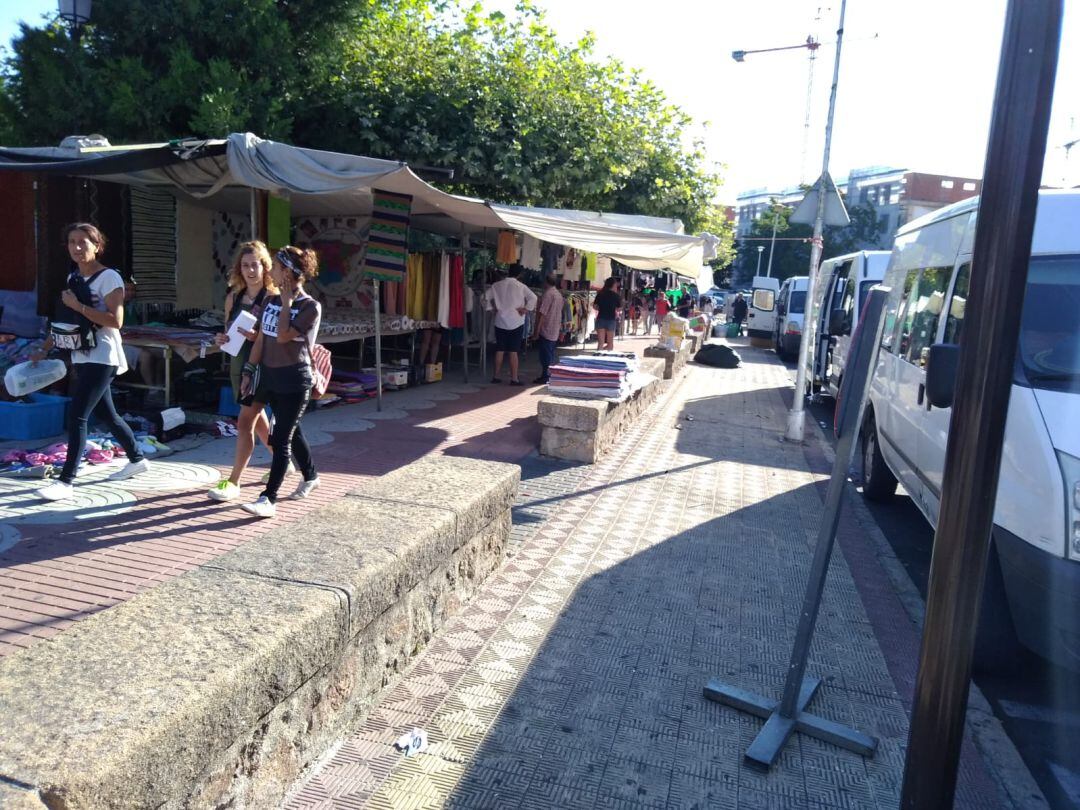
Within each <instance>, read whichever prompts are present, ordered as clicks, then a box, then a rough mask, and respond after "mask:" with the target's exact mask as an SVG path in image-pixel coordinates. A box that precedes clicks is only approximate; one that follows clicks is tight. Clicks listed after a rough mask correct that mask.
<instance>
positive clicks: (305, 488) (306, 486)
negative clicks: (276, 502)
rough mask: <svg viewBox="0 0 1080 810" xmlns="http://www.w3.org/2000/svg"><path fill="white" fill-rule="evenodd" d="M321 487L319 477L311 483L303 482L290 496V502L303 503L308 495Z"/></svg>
mask: <svg viewBox="0 0 1080 810" xmlns="http://www.w3.org/2000/svg"><path fill="white" fill-rule="evenodd" d="M318 485H319V477H318V476H315V477H314V478H312V479H311V480H310V481H301V482H300V486H298V487H297V488H296V492H294V493H293V494H292V495H290V496H289V500H290V501H302V500H304V498H306V497H307V496H308V495H310V494H311V493H312V492H314V491H315V487H317V486H318Z"/></svg>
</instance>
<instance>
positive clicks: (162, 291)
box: [131, 186, 176, 306]
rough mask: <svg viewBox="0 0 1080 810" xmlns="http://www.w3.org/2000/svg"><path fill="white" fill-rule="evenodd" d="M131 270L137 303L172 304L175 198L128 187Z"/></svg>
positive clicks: (165, 194) (167, 194)
mask: <svg viewBox="0 0 1080 810" xmlns="http://www.w3.org/2000/svg"><path fill="white" fill-rule="evenodd" d="M131 268H132V272H133V275H134V276H135V283H136V285H137V293H136V295H137V299H136V300H137V301H138V303H140V304H167V305H170V306H171V305H174V304H176V198H175V197H173V196H172V195H171V194H169V193H168V192H165V191H151V190H149V189H144V188H140V187H139V186H131Z"/></svg>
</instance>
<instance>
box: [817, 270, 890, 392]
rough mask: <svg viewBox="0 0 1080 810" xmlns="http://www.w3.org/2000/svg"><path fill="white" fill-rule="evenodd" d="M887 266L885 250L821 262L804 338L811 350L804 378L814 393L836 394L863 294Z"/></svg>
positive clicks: (860, 310)
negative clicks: (808, 366)
mask: <svg viewBox="0 0 1080 810" xmlns="http://www.w3.org/2000/svg"><path fill="white" fill-rule="evenodd" d="M888 264H889V251H887V250H862V251H859V252H858V253H848V254H847V255H844V256H835V257H833V258H831V259H826V260H825V261H823V262H822V263H821V266H820V268H819V270H818V278H817V284H816V285H815V287H814V300H813V301H812V302H811V306H810V312H811V316H810V318H809V319H808V320H807V323H809V324H810V327H809V329H810V331H809V334H808V335H807V338H806V339H807V340H809V341H810V346H811V348H812V354H811V355H810V356H809V358H808V362H809V363H810V364H811V366H810V370H811V372H812V373H811V374H809V375H807V379H809V380H811V381H812V383H813V387H814V390H815V391H818V390H820V392H821V393H822V394H827V395H829V396H833V397H835V396H836V395H837V394H838V393H839V391H840V380H842V379H843V377H844V366H845V364H846V363H847V358H848V353H849V352H850V351H851V336H852V334H854V332H855V328H856V327H857V326H858V325H859V315H860V314H861V313H862V308H863V303H865V301H866V295H867V293H868V292H869V290H870V288H871V287H873V286H874V285H875V284H877V283H879V282H880V281H881V280H882V279H883V278H884V277H885V268H886V267H888ZM826 302H827V305H826Z"/></svg>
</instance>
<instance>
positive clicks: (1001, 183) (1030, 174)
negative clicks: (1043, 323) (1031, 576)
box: [900, 0, 1062, 810]
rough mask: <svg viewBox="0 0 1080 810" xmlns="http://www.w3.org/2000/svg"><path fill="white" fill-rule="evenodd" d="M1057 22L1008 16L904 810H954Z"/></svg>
mask: <svg viewBox="0 0 1080 810" xmlns="http://www.w3.org/2000/svg"><path fill="white" fill-rule="evenodd" d="M1061 16H1062V3H1061V0H1010V2H1009V6H1008V10H1007V12H1006V17H1005V32H1004V37H1003V43H1002V50H1001V62H1000V64H999V66H998V81H997V91H996V94H995V97H994V109H993V117H992V119H991V123H990V139H989V144H988V147H987V152H986V166H985V170H984V174H983V176H984V180H983V191H982V200H981V202H980V205H979V220H978V228H977V230H976V233H975V248H974V253H973V257H972V267H973V268H974V272H973V273H972V274H971V289H970V296H969V299H968V306H967V310H966V312H967V315H966V317H965V324H964V331H963V333H962V335H961V339H960V360H959V369H958V371H957V378H956V394H955V398H954V404H953V409H952V417H951V420H950V423H949V444H948V448H947V450H946V453H945V477H944V487H943V491H942V498H941V509H940V511H939V515H938V527H937V533H936V534H935V536H934V553H933V558H932V560H931V566H930V584H929V587H928V595H927V602H926V620H925V623H924V631H923V639H922V652H921V655H920V660H919V675H918V680H917V681H916V685H915V699H914V706H913V711H912V718H911V731H910V735H909V738H908V749H907V762H906V764H905V768H904V786H903V793H902V794H901V799H900V806H901V807H902V808H920V810H923V808H934V809H935V810H936V809H937V808H948V807H951V806H952V802H953V794H954V792H955V789H956V771H957V764H958V762H959V758H960V744H961V742H962V740H963V735H964V715H965V711H966V708H967V700H968V689H969V687H970V683H971V656H972V651H973V648H974V642H975V629H976V626H977V624H978V618H979V615H978V614H979V601H980V599H981V596H982V586H983V578H984V576H985V574H986V561H987V554H988V552H989V548H990V532H991V528H992V526H993V518H994V502H995V500H996V497H997V485H998V470H999V466H1000V463H1001V449H1002V442H1003V440H1004V433H1005V416H1006V412H1007V408H1008V404H1009V391H1010V388H1011V386H1012V374H1013V357H1014V356H1015V355H1016V344H1017V338H1018V335H1019V331H1020V320H1019V318H1018V317H1017V312H1018V310H1019V307H1018V304H1019V303H1020V302H1021V301H1023V299H1024V285H1025V283H1026V280H1027V267H1028V261H1029V259H1030V256H1031V235H1032V230H1033V228H1034V225H1035V208H1036V205H1037V202H1038V189H1039V182H1040V179H1041V177H1042V166H1043V155H1044V154H1045V152H1046V137H1047V128H1048V125H1049V120H1050V101H1051V98H1052V96H1053V88H1054V73H1055V70H1056V68H1057V56H1058V46H1059V41H1060V38H1061Z"/></svg>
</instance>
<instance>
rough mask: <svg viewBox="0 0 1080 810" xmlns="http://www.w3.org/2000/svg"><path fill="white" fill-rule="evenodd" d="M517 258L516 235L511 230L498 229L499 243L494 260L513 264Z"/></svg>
mask: <svg viewBox="0 0 1080 810" xmlns="http://www.w3.org/2000/svg"><path fill="white" fill-rule="evenodd" d="M517 260H518V251H517V237H516V236H515V234H514V232H513V231H499V243H498V247H497V249H496V251H495V261H497V262H498V263H499V264H515V263H516V262H517Z"/></svg>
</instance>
